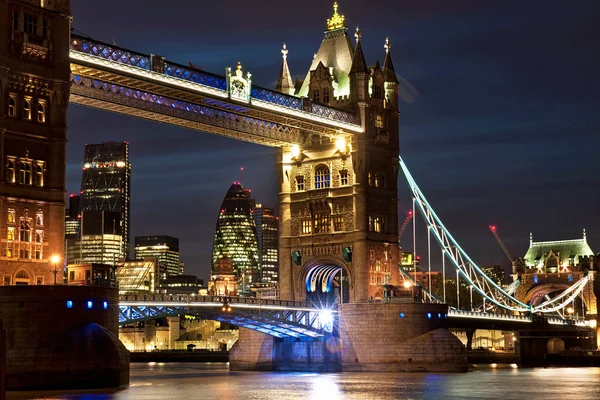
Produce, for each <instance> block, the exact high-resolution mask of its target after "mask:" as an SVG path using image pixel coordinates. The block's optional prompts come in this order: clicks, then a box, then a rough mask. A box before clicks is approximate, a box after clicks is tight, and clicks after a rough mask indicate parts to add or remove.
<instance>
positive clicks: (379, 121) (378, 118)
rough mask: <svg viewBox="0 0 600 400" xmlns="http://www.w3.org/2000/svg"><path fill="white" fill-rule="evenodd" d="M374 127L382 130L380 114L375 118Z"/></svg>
mask: <svg viewBox="0 0 600 400" xmlns="http://www.w3.org/2000/svg"><path fill="white" fill-rule="evenodd" d="M375 127H376V128H383V116H381V115H380V114H377V115H376V116H375Z"/></svg>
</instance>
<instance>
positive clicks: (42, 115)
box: [37, 100, 46, 122]
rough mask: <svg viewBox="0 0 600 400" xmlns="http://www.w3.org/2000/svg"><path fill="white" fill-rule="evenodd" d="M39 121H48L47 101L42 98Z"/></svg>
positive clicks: (38, 115)
mask: <svg viewBox="0 0 600 400" xmlns="http://www.w3.org/2000/svg"><path fill="white" fill-rule="evenodd" d="M37 121H38V122H46V103H45V102H44V101H42V100H38V106H37Z"/></svg>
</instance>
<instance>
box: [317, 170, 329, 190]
mask: <svg viewBox="0 0 600 400" xmlns="http://www.w3.org/2000/svg"><path fill="white" fill-rule="evenodd" d="M330 183H331V176H330V175H329V168H327V167H326V166H324V165H321V166H318V167H317V168H316V169H315V189H324V188H328V187H330Z"/></svg>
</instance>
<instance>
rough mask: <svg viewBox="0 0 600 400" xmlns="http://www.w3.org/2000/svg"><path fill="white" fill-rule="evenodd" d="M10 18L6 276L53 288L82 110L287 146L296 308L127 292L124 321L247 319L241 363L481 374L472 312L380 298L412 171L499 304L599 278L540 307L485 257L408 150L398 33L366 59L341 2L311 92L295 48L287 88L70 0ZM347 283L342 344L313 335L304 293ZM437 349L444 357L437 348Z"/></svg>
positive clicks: (281, 172) (558, 304)
mask: <svg viewBox="0 0 600 400" xmlns="http://www.w3.org/2000/svg"><path fill="white" fill-rule="evenodd" d="M0 15H2V16H6V17H5V18H4V19H3V20H0V21H2V30H1V31H0V110H2V112H1V113H0V134H1V137H2V143H1V144H2V146H0V153H1V155H2V163H0V179H1V180H2V182H1V183H2V184H1V186H0V209H1V211H2V218H0V274H1V275H2V277H3V284H4V285H14V284H34V283H35V284H48V283H49V282H50V281H51V273H49V272H48V271H49V268H48V264H49V255H51V254H60V253H62V248H63V243H64V240H63V239H64V207H65V165H66V154H65V149H66V140H67V126H66V121H67V118H66V116H67V106H68V103H69V102H73V103H77V104H82V105H85V106H89V107H94V108H99V109H102V110H106V111H111V112H117V113H122V114H127V115H131V116H135V117H139V118H145V119H149V120H153V121H157V122H163V123H168V124H171V125H175V126H180V127H184V128H188V129H191V130H195V131H202V132H207V133H213V134H218V135H222V136H226V137H230V138H233V139H236V140H243V141H248V142H252V143H257V144H260V145H265V146H271V147H275V148H276V152H277V163H276V166H275V167H276V171H277V176H278V184H279V217H280V235H281V237H280V251H279V254H280V257H281V259H280V296H281V299H282V300H280V303H279V304H273V305H270V307H271V308H266V307H265V305H264V304H247V303H246V304H244V303H243V301H245V300H234V299H228V300H227V301H228V302H230V303H228V305H227V310H226V311H223V310H222V308H221V311H219V301H223V299H214V298H212V299H208V298H205V299H201V300H200V301H198V300H197V299H196V300H194V301H191V300H188V301H187V302H185V301H184V302H179V301H176V302H174V303H171V302H170V301H169V302H165V300H164V299H158V298H154V299H152V300H148V299H131V298H124V299H122V303H121V304H120V305H119V313H120V318H121V320H122V322H128V321H135V320H143V319H145V318H150V317H158V316H161V315H168V314H169V313H171V314H172V313H185V312H189V311H190V310H191V311H193V312H195V313H200V314H207V315H208V314H210V315H211V316H212V317H213V318H216V319H221V320H223V321H228V322H231V323H234V324H236V325H239V326H242V327H245V328H248V329H242V330H241V331H240V341H239V342H238V346H237V347H236V349H235V351H233V352H232V357H233V359H234V360H235V362H234V363H233V365H234V366H237V367H239V368H261V367H263V366H265V365H269V366H270V368H271V367H272V368H279V367H285V365H290V363H291V365H295V366H297V368H299V369H309V370H310V369H313V368H316V369H320V370H323V369H328V368H331V369H333V370H336V369H337V370H339V369H342V370H381V369H388V370H389V369H390V368H391V369H396V370H423V369H426V370H443V371H450V370H454V371H455V370H464V369H465V368H466V355H465V352H464V348H463V346H462V344H461V343H460V342H459V341H458V339H457V338H456V337H454V336H453V335H451V334H450V333H449V332H448V331H447V330H445V329H443V328H444V327H446V326H447V320H451V319H453V318H461V316H462V317H464V316H465V315H464V314H463V313H462V312H461V311H456V312H448V307H447V306H446V305H445V304H440V303H437V302H436V301H434V299H431V300H432V301H431V302H430V303H414V302H412V303H394V302H378V301H381V300H383V299H384V298H385V297H386V296H385V291H389V292H392V291H394V290H395V289H397V288H399V287H401V283H402V280H403V278H401V276H400V273H399V269H398V265H399V254H398V210H397V201H398V187H397V185H398V174H399V171H400V170H402V172H403V174H404V176H405V177H406V179H407V181H408V185H409V188H410V189H411V192H412V195H413V199H414V202H415V206H416V208H418V210H419V211H420V212H421V214H422V216H423V218H424V219H425V221H426V224H427V228H428V232H429V234H430V235H433V236H434V239H435V241H436V242H437V244H438V245H439V246H440V248H441V250H442V252H443V254H444V260H448V261H450V263H451V265H452V267H453V268H454V269H455V270H457V271H458V273H459V274H460V276H461V277H462V278H464V279H466V281H467V282H468V284H469V285H471V286H472V287H473V289H474V290H475V291H476V292H478V293H479V294H480V295H481V296H483V298H484V299H485V301H486V302H487V304H488V305H489V306H490V307H492V306H493V307H494V309H495V312H499V310H505V313H508V314H514V313H530V314H531V313H542V314H544V313H546V314H550V313H554V312H556V311H558V310H561V309H563V308H564V307H566V306H567V305H568V304H569V303H571V302H572V301H573V299H574V298H575V297H577V296H578V295H579V294H580V293H581V290H582V287H584V286H585V285H586V284H587V283H588V282H590V281H593V276H594V274H593V271H592V273H590V274H587V275H586V276H585V277H583V278H582V279H581V282H582V283H581V284H578V283H576V284H575V285H573V286H571V287H569V288H568V289H566V290H564V291H562V292H560V293H558V294H556V295H555V296H554V297H550V298H546V299H544V300H542V301H540V302H539V303H538V304H528V303H526V302H525V301H523V299H520V298H518V297H515V296H514V295H513V293H508V292H507V291H506V290H504V289H503V288H501V287H500V286H499V285H497V284H496V283H495V282H493V281H492V280H490V279H489V278H488V277H487V276H486V275H485V274H484V273H483V272H482V270H481V269H480V268H479V267H478V266H477V265H476V263H475V262H473V260H471V259H470V258H469V256H468V254H467V253H466V252H465V251H464V250H463V249H462V248H461V247H460V246H459V244H458V242H457V241H456V240H455V239H454V238H453V237H452V235H451V234H450V233H449V232H448V230H447V229H446V228H445V227H444V225H443V223H442V221H441V219H440V218H439V217H438V216H437V215H436V213H435V212H434V211H433V208H432V207H431V205H430V204H429V203H428V202H427V200H426V199H425V197H424V195H423V193H422V192H421V191H420V189H419V188H418V186H417V184H416V181H415V180H414V179H413V178H412V176H411V174H410V173H409V171H408V168H407V167H406V164H405V163H404V162H403V161H402V160H401V159H400V157H399V154H400V148H399V118H398V117H399V102H398V84H399V82H398V79H397V76H396V72H395V68H394V65H393V62H392V45H391V41H390V40H389V39H387V38H386V39H385V40H383V38H382V40H381V45H382V52H381V55H382V57H384V58H383V59H384V61H383V63H380V62H379V61H376V62H375V63H372V64H367V62H366V59H365V57H364V54H363V50H362V32H361V31H360V30H359V29H358V28H357V29H356V32H355V33H354V43H353V42H352V40H351V38H350V36H349V35H348V29H347V27H346V24H345V18H344V16H343V15H342V14H341V13H340V12H338V4H337V3H334V8H333V15H332V16H331V17H330V18H328V19H327V22H326V31H325V34H324V37H323V40H322V42H321V44H320V46H319V49H318V51H317V53H316V55H315V57H314V58H313V60H312V62H311V65H310V67H309V70H308V72H307V74H306V78H305V80H304V81H303V82H302V84H301V85H300V87H299V88H295V87H294V85H293V83H292V79H291V74H290V70H289V67H288V65H287V60H286V57H287V55H288V50H287V48H285V47H284V49H283V51H282V56H283V57H282V60H281V73H280V76H279V79H278V85H277V89H276V90H270V89H266V88H262V87H258V86H255V85H253V83H252V74H250V73H249V72H248V71H244V69H243V66H242V64H238V65H237V66H236V67H235V68H229V67H227V68H226V69H225V74H224V75H219V74H214V73H209V72H207V71H202V70H200V69H197V68H194V67H191V66H187V67H186V66H183V65H181V64H177V63H175V62H173V61H171V60H166V59H165V58H164V57H161V56H159V55H155V54H142V53H139V52H136V51H134V50H131V49H123V48H120V47H118V46H114V45H109V44H106V43H103V42H101V41H98V40H95V39H93V38H90V37H86V36H84V35H80V34H76V33H73V32H71V27H70V24H71V17H70V2H69V0H54V1H36V0H2V1H0ZM384 50H385V52H384ZM32 229H35V232H36V236H35V238H36V240H35V241H34V240H33V239H32V238H33V237H34V236H33V235H32V234H31V232H32ZM38 234H39V235H38ZM333 288H337V290H339V291H340V292H343V295H340V296H339V298H340V299H341V302H340V303H339V304H338V305H337V310H336V311H337V313H336V312H334V311H335V310H329V311H330V312H331V313H332V315H333V316H334V317H335V318H334V322H335V323H334V326H333V329H332V330H331V333H332V335H331V337H332V338H333V341H327V340H321V341H319V340H317V341H316V342H314V343H317V344H310V343H313V342H310V343H309V341H303V340H297V339H307V338H311V339H319V338H323V337H325V336H326V335H325V334H324V329H325V328H324V326H323V325H322V324H321V325H319V323H322V322H323V321H319V320H320V318H319V315H323V314H322V313H323V310H321V309H318V308H317V309H315V308H314V307H307V306H306V304H305V303H303V302H305V301H306V300H311V302H312V304H320V303H322V304H330V303H332V300H333V302H334V303H335V299H336V294H335V292H334V289H333ZM285 301H289V302H291V303H285ZM296 302H301V303H296ZM294 304H303V305H302V306H301V307H298V306H297V305H294ZM221 306H223V305H222V304H221ZM230 307H231V308H232V312H231V313H230V312H229V308H230ZM273 307H274V308H273ZM234 310H235V312H233V311H234ZM266 310H270V311H268V312H267V311H266ZM484 310H487V311H489V310H488V309H487V308H486V307H484ZM325 315H327V314H325ZM494 315H495V314H493V315H492V314H490V312H486V313H482V314H480V315H478V316H477V315H476V316H475V317H476V318H475V319H486V320H489V319H490V318H492V319H493V318H495V317H494ZM589 317H590V319H592V318H596V315H595V314H589ZM498 318H500V319H506V317H505V316H498ZM321 320H323V318H321ZM325 320H326V321H329V317H328V318H326V319H325ZM513 320H514V321H515V322H518V323H521V322H520V321H518V318H513ZM523 323H526V322H523ZM382 332H385V334H382ZM284 339H285V340H284ZM293 340H295V342H294V344H293V345H290V344H289V341H293ZM306 343H309V344H306ZM430 348H435V349H436V353H435V355H432V356H431V357H428V356H424V354H430V353H431V352H430V351H429V349H430ZM265 360H270V361H268V362H267V361H265ZM413 361H414V362H413ZM265 363H266V364H265ZM276 363H279V364H277V366H276V365H275V364H276ZM409 364H410V365H409Z"/></svg>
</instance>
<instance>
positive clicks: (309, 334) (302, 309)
mask: <svg viewBox="0 0 600 400" xmlns="http://www.w3.org/2000/svg"><path fill="white" fill-rule="evenodd" d="M184 314H189V315H197V316H200V317H202V318H206V319H213V320H216V321H221V322H226V323H229V324H232V325H235V326H240V327H243V328H248V329H251V330H255V331H258V332H262V333H265V334H268V335H271V336H274V337H277V338H280V339H284V340H286V341H312V340H321V339H323V338H324V337H325V336H326V334H327V333H328V332H331V331H332V330H333V328H334V325H335V323H336V321H337V309H331V310H323V309H319V308H317V307H315V306H314V305H313V304H312V303H309V302H303V301H287V300H275V299H257V298H254V297H237V296H198V295H150V294H148V295H121V296H120V300H119V324H120V325H126V324H130V323H134V322H138V321H144V320H150V319H157V318H164V317H168V316H175V315H184ZM432 317H435V316H432ZM447 317H448V318H447V321H448V322H447V326H448V327H449V328H463V329H473V330H475V329H496V330H506V331H520V330H524V329H531V328H532V327H533V326H539V324H537V321H536V319H535V318H532V317H531V316H519V315H514V314H495V313H489V312H475V311H462V310H461V311H458V310H452V309H450V310H448V315H447ZM543 320H544V321H545V322H546V323H547V324H549V325H551V328H552V329H558V330H560V329H571V330H572V329H588V328H590V321H584V320H564V319H561V318H544V319H543Z"/></svg>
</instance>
